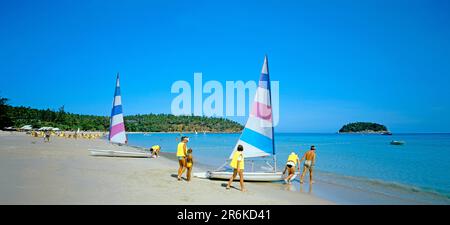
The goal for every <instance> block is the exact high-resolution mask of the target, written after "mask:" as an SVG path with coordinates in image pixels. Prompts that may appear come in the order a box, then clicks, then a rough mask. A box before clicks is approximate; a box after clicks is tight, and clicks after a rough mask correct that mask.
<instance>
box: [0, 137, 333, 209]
mask: <svg viewBox="0 0 450 225" xmlns="http://www.w3.org/2000/svg"><path fill="white" fill-rule="evenodd" d="M89 148H96V149H121V150H131V147H126V146H120V147H119V146H115V145H111V144H108V143H107V142H106V141H105V140H101V139H96V140H86V139H78V140H75V139H65V138H56V137H53V138H52V139H51V142H50V143H44V141H43V139H42V138H33V137H30V136H28V135H26V134H24V133H18V132H1V133H0V204H218V205H223V204H261V205H269V204H270V205H273V204H277V205H284V204H333V202H330V201H327V200H324V199H320V198H318V197H316V196H314V195H310V194H307V193H299V192H289V191H285V190H283V189H282V188H280V187H279V185H280V184H267V183H246V185H247V186H246V188H247V189H248V192H245V193H242V192H240V191H239V190H237V189H231V190H226V189H225V187H224V185H225V184H226V182H225V181H211V180H206V179H198V178H194V179H193V180H192V181H191V182H186V181H177V179H176V172H177V165H178V163H177V162H176V161H174V160H172V159H170V158H171V157H170V154H166V155H165V156H162V157H160V158H158V159H149V158H141V159H138V158H111V157H93V156H90V155H89V152H88V149H89ZM196 171H198V169H195V168H194V172H196ZM234 186H235V187H238V186H239V184H238V183H237V182H236V183H235V184H234Z"/></svg>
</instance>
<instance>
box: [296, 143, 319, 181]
mask: <svg viewBox="0 0 450 225" xmlns="http://www.w3.org/2000/svg"><path fill="white" fill-rule="evenodd" d="M303 160H305V162H304V163H303V171H302V176H301V177H300V183H301V184H303V178H304V177H305V174H306V169H308V171H309V183H311V184H312V183H314V181H313V168H314V165H315V164H316V147H315V146H314V145H313V146H311V149H310V150H309V151H307V152H306V153H305V155H303V157H302V159H301V160H300V162H302V161H303Z"/></svg>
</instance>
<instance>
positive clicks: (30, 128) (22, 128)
mask: <svg viewBox="0 0 450 225" xmlns="http://www.w3.org/2000/svg"><path fill="white" fill-rule="evenodd" d="M20 129H21V130H32V129H33V127H32V126H31V125H25V126H23V127H21V128H20Z"/></svg>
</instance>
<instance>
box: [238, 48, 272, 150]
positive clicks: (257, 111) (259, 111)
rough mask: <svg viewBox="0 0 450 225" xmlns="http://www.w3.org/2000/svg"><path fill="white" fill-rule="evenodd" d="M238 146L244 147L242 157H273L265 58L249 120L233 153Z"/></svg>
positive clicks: (267, 71) (267, 70) (268, 84)
mask: <svg viewBox="0 0 450 225" xmlns="http://www.w3.org/2000/svg"><path fill="white" fill-rule="evenodd" d="M238 145H242V146H243V147H244V156H245V157H246V158H251V157H264V156H270V155H275V145H274V133H273V121H272V100H271V94H270V78H269V67H268V61H267V56H265V58H264V64H263V67H262V71H261V78H260V79H259V85H258V88H257V89H256V94H255V98H254V101H253V104H252V108H251V110H250V115H249V118H248V120H247V123H246V125H245V128H244V130H243V131H242V134H241V137H240V138H239V140H238V142H237V143H236V146H235V148H234V151H236V149H237V146H238ZM234 151H233V152H232V153H231V155H230V159H231V158H232V157H233V154H234Z"/></svg>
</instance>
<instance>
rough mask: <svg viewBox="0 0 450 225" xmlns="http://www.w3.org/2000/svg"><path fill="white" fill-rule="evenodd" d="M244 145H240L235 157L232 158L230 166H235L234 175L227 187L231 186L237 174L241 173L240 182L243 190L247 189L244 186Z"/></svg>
mask: <svg viewBox="0 0 450 225" xmlns="http://www.w3.org/2000/svg"><path fill="white" fill-rule="evenodd" d="M243 151H244V147H243V146H242V145H238V147H237V151H235V152H234V154H233V158H232V159H231V163H230V166H231V167H232V168H233V175H232V176H231V178H230V180H229V181H228V185H227V189H230V188H231V183H232V182H233V180H234V178H236V175H237V174H239V183H240V185H241V191H246V189H245V188H244V153H243Z"/></svg>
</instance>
